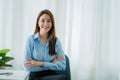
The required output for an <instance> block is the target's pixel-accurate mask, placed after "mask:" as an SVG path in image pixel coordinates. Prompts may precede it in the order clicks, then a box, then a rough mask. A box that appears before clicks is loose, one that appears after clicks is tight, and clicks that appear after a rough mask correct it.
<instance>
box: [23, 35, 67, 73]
mask: <svg viewBox="0 0 120 80" xmlns="http://www.w3.org/2000/svg"><path fill="white" fill-rule="evenodd" d="M55 51H56V53H57V54H58V57H61V56H62V57H63V60H62V61H61V62H51V61H52V60H53V59H54V58H55V57H56V56H55V55H53V56H51V55H49V39H48V40H47V43H46V45H44V44H43V42H42V40H41V39H40V37H39V34H38V33H37V34H33V35H31V36H30V37H28V39H27V42H26V46H25V52H24V62H27V61H28V60H27V59H26V57H30V58H32V59H33V60H37V61H42V62H44V66H42V67H41V66H37V67H27V66H26V65H24V69H25V70H27V71H31V72H36V71H42V70H65V68H66V61H65V54H64V52H63V50H62V47H61V43H60V40H59V39H58V38H57V40H56V45H55Z"/></svg>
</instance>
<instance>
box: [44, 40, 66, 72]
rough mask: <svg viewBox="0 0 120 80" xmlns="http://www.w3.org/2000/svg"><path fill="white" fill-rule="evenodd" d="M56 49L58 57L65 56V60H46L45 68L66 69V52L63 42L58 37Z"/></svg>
mask: <svg viewBox="0 0 120 80" xmlns="http://www.w3.org/2000/svg"><path fill="white" fill-rule="evenodd" d="M55 51H56V53H57V54H58V57H63V60H62V61H60V62H44V68H45V69H49V70H65V68H66V59H65V54H64V52H63V49H62V46H61V42H60V40H59V39H58V38H57V40H56V46H55Z"/></svg>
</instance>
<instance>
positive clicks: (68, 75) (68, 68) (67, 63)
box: [57, 55, 71, 80]
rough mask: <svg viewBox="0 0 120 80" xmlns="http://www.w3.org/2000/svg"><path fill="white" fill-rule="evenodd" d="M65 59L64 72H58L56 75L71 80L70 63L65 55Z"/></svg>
mask: <svg viewBox="0 0 120 80" xmlns="http://www.w3.org/2000/svg"><path fill="white" fill-rule="evenodd" d="M65 58H66V69H65V71H58V72H57V74H64V75H66V76H67V77H68V80H71V71H70V61H69V58H68V56H67V55H65Z"/></svg>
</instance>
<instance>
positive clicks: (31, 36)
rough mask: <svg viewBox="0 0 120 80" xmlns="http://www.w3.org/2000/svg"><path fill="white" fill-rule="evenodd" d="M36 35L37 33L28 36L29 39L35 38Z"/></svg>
mask: <svg viewBox="0 0 120 80" xmlns="http://www.w3.org/2000/svg"><path fill="white" fill-rule="evenodd" d="M34 36H35V34H32V35H30V36H28V37H27V40H33V39H34Z"/></svg>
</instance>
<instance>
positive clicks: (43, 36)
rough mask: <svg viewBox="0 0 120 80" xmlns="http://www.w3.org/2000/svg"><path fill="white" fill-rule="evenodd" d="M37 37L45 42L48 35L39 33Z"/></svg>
mask: <svg viewBox="0 0 120 80" xmlns="http://www.w3.org/2000/svg"><path fill="white" fill-rule="evenodd" d="M39 36H40V38H42V39H43V40H47V38H48V33H42V32H40V33H39Z"/></svg>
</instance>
